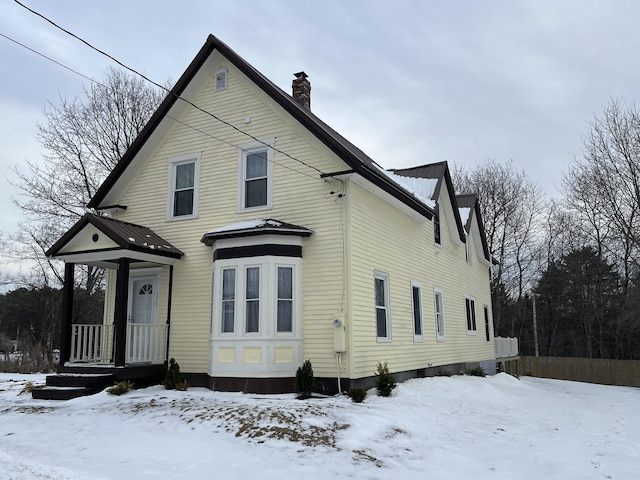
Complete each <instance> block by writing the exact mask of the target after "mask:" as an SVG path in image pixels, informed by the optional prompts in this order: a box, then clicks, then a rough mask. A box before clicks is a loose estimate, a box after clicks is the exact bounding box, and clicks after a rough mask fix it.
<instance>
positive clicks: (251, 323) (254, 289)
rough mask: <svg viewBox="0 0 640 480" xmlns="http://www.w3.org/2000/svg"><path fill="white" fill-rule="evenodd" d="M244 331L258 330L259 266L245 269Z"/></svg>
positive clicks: (253, 331)
mask: <svg viewBox="0 0 640 480" xmlns="http://www.w3.org/2000/svg"><path fill="white" fill-rule="evenodd" d="M245 292H246V293H245V295H246V296H245V298H246V306H245V310H246V312H245V313H246V315H245V320H246V332H247V333H255V332H259V331H260V267H250V268H247V270H246V289H245Z"/></svg>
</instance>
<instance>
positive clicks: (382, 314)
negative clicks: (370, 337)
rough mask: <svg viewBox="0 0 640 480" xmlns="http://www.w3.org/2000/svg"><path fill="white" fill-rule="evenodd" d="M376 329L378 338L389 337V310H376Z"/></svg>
mask: <svg viewBox="0 0 640 480" xmlns="http://www.w3.org/2000/svg"><path fill="white" fill-rule="evenodd" d="M376 327H377V336H378V338H386V337H387V310H386V309H384V308H376Z"/></svg>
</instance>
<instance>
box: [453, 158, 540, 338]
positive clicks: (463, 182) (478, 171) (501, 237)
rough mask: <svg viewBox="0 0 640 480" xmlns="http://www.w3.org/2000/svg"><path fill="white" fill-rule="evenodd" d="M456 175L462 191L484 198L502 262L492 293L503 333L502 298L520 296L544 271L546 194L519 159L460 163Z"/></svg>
mask: <svg viewBox="0 0 640 480" xmlns="http://www.w3.org/2000/svg"><path fill="white" fill-rule="evenodd" d="M453 176H454V183H455V184H456V188H457V190H458V191H459V192H461V193H476V194H477V195H478V196H479V199H480V208H481V211H482V217H483V220H484V226H485V231H486V235H487V243H488V247H489V251H490V252H491V254H492V255H493V256H494V258H496V259H497V261H498V265H497V266H496V267H495V268H494V270H493V278H492V293H493V303H494V306H493V316H494V325H495V328H496V331H498V332H500V331H501V320H502V313H503V312H502V308H503V305H504V301H505V299H503V298H502V297H503V296H509V295H511V296H513V297H515V298H514V299H516V300H518V301H520V300H521V299H522V298H523V296H524V294H525V292H526V290H527V289H529V288H530V287H531V283H532V282H533V281H534V280H535V278H536V276H537V275H538V272H539V256H540V252H541V244H540V238H539V233H540V232H541V229H542V222H541V221H540V219H541V217H542V215H543V209H544V194H543V193H542V191H541V189H540V188H539V187H538V185H537V184H536V183H535V182H533V181H532V180H531V179H530V178H529V177H528V176H527V175H526V173H525V172H524V171H517V170H516V169H515V168H514V166H513V162H507V163H506V164H504V165H503V164H500V163H498V162H496V161H495V160H486V161H485V162H484V163H483V164H481V165H480V166H478V167H477V168H475V169H474V170H471V171H467V170H463V169H462V168H460V167H458V166H455V167H454V169H453ZM515 322H516V318H515V316H514V315H513V314H512V315H511V318H510V325H509V327H510V328H509V331H508V332H506V333H508V334H509V335H514V334H515ZM503 331H504V330H503Z"/></svg>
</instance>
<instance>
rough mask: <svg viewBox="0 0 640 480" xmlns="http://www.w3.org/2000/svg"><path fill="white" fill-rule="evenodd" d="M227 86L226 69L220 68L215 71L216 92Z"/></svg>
mask: <svg viewBox="0 0 640 480" xmlns="http://www.w3.org/2000/svg"><path fill="white" fill-rule="evenodd" d="M226 88H227V70H226V69H222V70H218V71H217V72H216V92H217V91H218V90H224V89H226Z"/></svg>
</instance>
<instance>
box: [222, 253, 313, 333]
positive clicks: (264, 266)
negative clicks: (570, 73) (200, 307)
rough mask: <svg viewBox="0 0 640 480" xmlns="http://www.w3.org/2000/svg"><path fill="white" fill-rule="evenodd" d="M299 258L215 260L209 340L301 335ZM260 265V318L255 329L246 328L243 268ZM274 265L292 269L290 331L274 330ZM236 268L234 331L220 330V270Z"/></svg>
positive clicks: (275, 312) (275, 271)
mask: <svg viewBox="0 0 640 480" xmlns="http://www.w3.org/2000/svg"><path fill="white" fill-rule="evenodd" d="M301 260H302V259H300V258H297V257H296V258H293V257H292V258H287V259H286V260H285V259H284V258H282V257H268V256H264V257H250V258H235V259H225V260H216V261H215V262H214V267H213V302H212V303H213V305H212V309H211V310H212V311H211V314H212V315H211V316H212V320H211V323H212V325H211V334H212V338H211V340H215V339H225V340H242V339H253V340H259V339H272V338H287V339H291V340H300V339H301V338H302V271H301V270H302V261H301ZM251 267H260V320H259V322H260V323H259V326H258V332H247V331H246V272H247V268H251ZM278 267H290V268H292V269H293V292H292V293H293V306H292V309H293V319H292V329H291V330H292V331H291V332H278V331H277V329H278V327H277V312H278V302H277V294H278V291H277V280H278ZM229 268H235V269H236V295H235V296H236V308H235V312H234V313H235V322H234V331H233V332H225V333H222V271H223V270H226V269H229Z"/></svg>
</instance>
